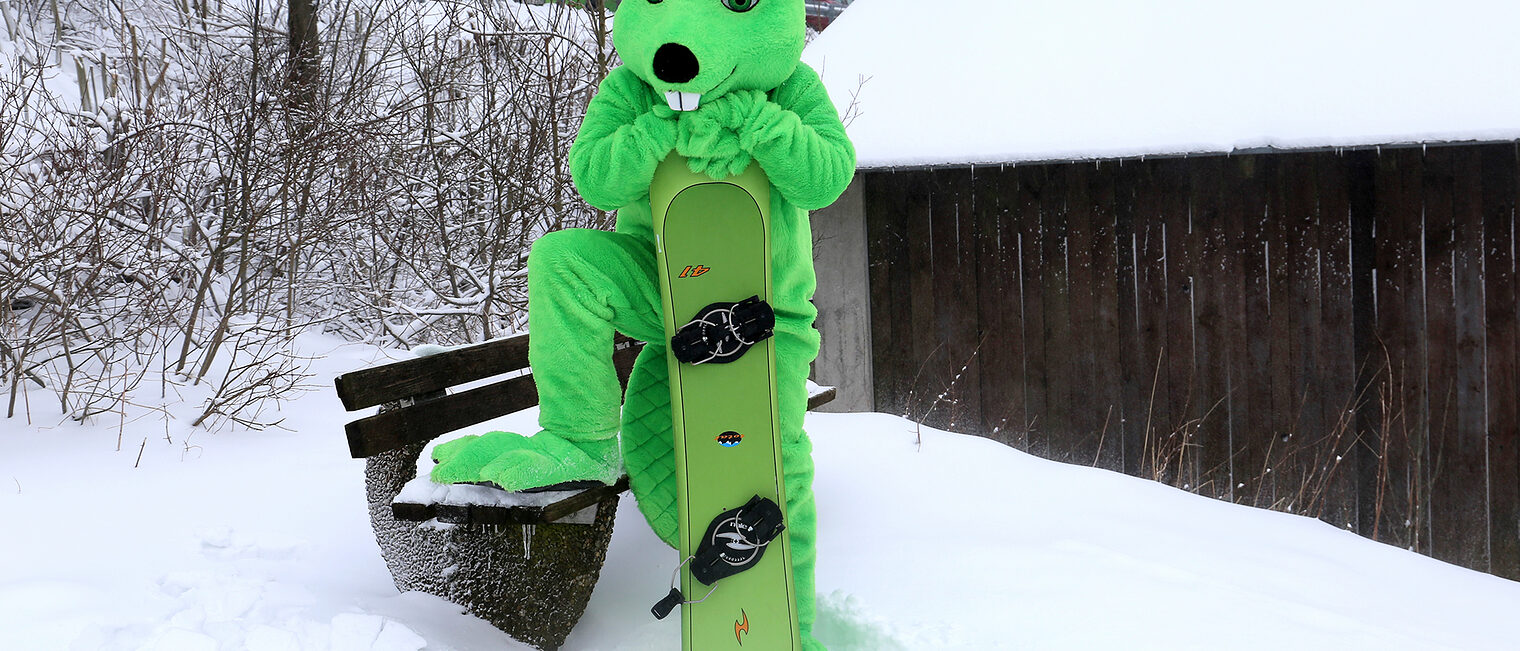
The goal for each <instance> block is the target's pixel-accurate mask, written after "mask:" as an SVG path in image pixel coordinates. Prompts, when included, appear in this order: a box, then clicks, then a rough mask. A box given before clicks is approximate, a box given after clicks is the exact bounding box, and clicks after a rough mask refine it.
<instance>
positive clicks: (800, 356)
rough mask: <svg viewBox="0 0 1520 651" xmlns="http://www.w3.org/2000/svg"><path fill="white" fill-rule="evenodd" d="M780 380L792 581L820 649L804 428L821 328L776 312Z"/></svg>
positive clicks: (813, 514)
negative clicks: (816, 630)
mask: <svg viewBox="0 0 1520 651" xmlns="http://www.w3.org/2000/svg"><path fill="white" fill-rule="evenodd" d="M777 317H778V318H777V324H776V384H777V389H778V391H779V396H778V402H779V407H780V416H781V463H782V471H783V472H784V473H785V474H784V476H783V481H784V482H785V483H786V523H787V532H788V535H789V536H790V537H791V543H792V581H793V583H794V584H795V585H796V590H797V618H798V624H799V625H800V628H801V629H802V647H803V648H804V649H806V650H808V651H814V650H817V649H822V648H823V645H821V644H819V643H818V641H817V640H814V639H813V621H814V619H815V618H816V617H817V613H816V611H815V606H816V605H815V603H814V602H815V600H816V588H815V587H814V583H813V567H814V562H815V560H816V559H817V547H816V545H817V542H818V510H817V507H816V505H815V503H814V501H813V443H812V441H811V440H809V439H808V435H807V432H804V431H803V429H802V421H803V418H804V417H805V416H806V415H807V400H808V396H807V377H808V370H809V367H810V366H811V365H812V363H813V358H815V357H817V356H818V331H817V330H814V329H813V327H812V324H811V323H810V322H809V323H798V322H795V321H792V320H788V319H786V318H784V317H783V316H781V315H779V314H778V315H777Z"/></svg>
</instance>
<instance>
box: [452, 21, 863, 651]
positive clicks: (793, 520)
mask: <svg viewBox="0 0 1520 651" xmlns="http://www.w3.org/2000/svg"><path fill="white" fill-rule="evenodd" d="M804 29H805V28H804V4H803V0H623V1H622V3H621V5H620V6H619V7H618V9H617V12H616V14H615V25H614V30H613V46H614V47H615V48H616V50H617V52H618V54H619V56H620V57H621V58H622V60H623V62H624V65H623V66H621V67H619V68H616V69H614V70H612V72H611V73H609V74H608V76H607V78H606V80H604V81H603V82H602V84H601V87H600V88H599V90H598V92H597V95H596V97H595V98H594V99H592V101H591V104H590V106H589V108H588V109H587V111H586V118H585V121H584V122H583V123H582V124H581V129H580V133H579V135H578V136H577V137H576V141H575V144H574V145H573V146H572V147H571V149H570V167H571V172H572V175H573V176H574V179H575V185H576V188H577V190H578V191H579V192H580V194H581V196H582V197H584V198H585V200H586V201H587V202H588V203H590V204H591V205H593V206H596V207H597V208H601V209H604V210H617V227H616V232H612V233H608V232H603V231H590V230H566V231H560V232H555V233H549V234H547V235H545V236H543V237H542V238H540V239H539V240H538V241H537V242H536V243H535V244H534V246H533V251H532V254H531V256H530V257H529V261H528V302H529V308H528V323H529V330H530V331H531V332H532V338H531V340H530V349H529V361H530V363H531V365H532V367H533V374H534V378H535V381H536V383H537V385H538V391H539V404H540V416H539V425H540V427H541V428H542V431H541V432H539V433H538V434H537V435H535V436H532V437H522V436H518V435H516V434H510V433H504V432H494V433H491V434H487V435H485V436H483V437H466V438H464V439H461V440H458V441H454V442H450V443H448V444H444V445H440V446H439V447H438V448H437V450H436V452H435V453H434V458H435V460H437V461H438V462H439V463H438V465H437V466H436V467H435V468H434V470H433V479H434V480H436V481H439V482H444V483H453V482H491V483H494V484H497V485H499V486H501V487H502V488H504V489H506V490H509V491H517V490H524V489H531V488H538V487H543V486H552V485H560V484H570V483H576V482H585V481H588V480H590V481H599V482H605V483H612V482H613V481H615V480H616V479H617V478H618V477H619V476H620V475H621V474H622V473H623V472H624V469H625V467H626V471H627V473H628V476H629V479H630V483H631V485H632V488H633V493H634V496H635V497H636V498H637V500H638V504H639V509H640V510H641V511H642V512H643V513H644V516H645V518H647V519H648V521H649V524H650V526H651V527H653V529H654V531H655V533H656V534H657V535H659V536H660V538H661V539H663V540H664V541H665V542H666V543H668V544H670V545H671V546H672V547H674V546H676V540H677V535H678V534H677V506H676V480H675V459H674V451H673V445H674V443H673V439H672V434H671V413H670V388H669V385H668V370H667V367H666V346H665V342H664V339H665V330H664V325H663V320H662V316H661V313H660V310H661V307H660V306H661V302H660V290H659V282H658V279H657V276H656V268H655V267H656V264H655V242H654V236H653V234H652V228H653V226H652V218H651V215H650V205H649V186H650V182H651V180H652V179H653V176H654V172H655V168H656V167H657V166H658V165H659V164H660V162H661V161H663V160H665V158H666V157H668V156H669V155H670V154H671V152H672V151H675V152H678V153H680V154H681V155H684V156H686V157H687V158H688V163H689V166H690V167H691V170H692V171H693V172H696V173H703V174H706V175H708V176H710V177H712V178H713V179H715V180H722V179H724V178H727V177H729V176H733V175H736V174H738V173H739V172H742V171H743V170H744V169H745V168H746V167H748V166H749V165H750V164H752V163H754V164H758V165H760V167H761V169H763V170H764V171H765V173H766V174H767V175H768V177H769V178H770V182H771V185H772V192H771V211H770V214H771V247H772V249H771V250H772V258H771V273H772V286H773V288H774V289H773V305H772V307H773V308H774V309H775V312H776V331H775V337H776V367H777V368H776V371H777V376H776V377H777V384H778V391H779V404H780V425H781V434H782V463H783V465H784V472H785V478H784V481H785V485H786V495H787V514H786V522H787V530H788V532H789V535H790V536H791V545H792V562H793V580H794V581H795V582H796V588H797V601H798V603H797V610H798V615H799V620H800V625H801V629H802V638H803V646H804V648H808V649H819V648H822V646H821V645H819V644H818V642H817V641H816V640H814V639H813V637H812V634H811V629H812V624H813V620H814V618H815V612H814V603H813V602H814V590H813V563H814V558H815V548H814V544H815V542H816V536H817V518H816V514H815V506H814V501H813V492H812V482H813V462H812V457H811V452H812V444H811V442H810V441H809V440H808V437H807V435H806V433H804V432H803V430H802V424H803V415H804V413H805V412H806V410H807V388H806V380H807V376H808V370H809V366H810V365H811V363H812V361H813V358H814V357H816V356H817V354H818V332H817V331H816V330H814V329H813V320H814V318H815V317H816V316H817V310H816V309H815V308H814V307H813V305H812V304H811V303H810V302H809V299H810V298H811V297H812V295H813V290H814V287H815V285H816V280H815V278H814V274H813V259H812V235H811V230H810V228H809V225H808V214H807V211H808V210H811V209H816V208H822V207H824V206H827V205H829V204H831V203H833V202H834V200H835V199H837V198H838V197H839V195H840V194H842V193H843V192H844V190H845V187H846V186H848V185H849V183H850V179H851V178H852V176H853V175H854V170H855V150H854V147H853V146H852V145H851V144H850V141H849V139H848V138H847V137H846V136H845V133H844V127H843V125H842V124H840V120H839V115H838V112H837V111H836V110H835V108H834V105H833V104H832V103H831V102H830V100H829V97H828V94H827V93H826V92H825V90H824V87H823V85H822V83H821V82H820V81H819V79H818V75H817V73H815V72H814V71H813V70H812V69H811V68H809V67H808V66H807V65H805V64H802V63H801V62H800V61H799V58H798V57H799V56H800V55H801V53H802V47H803V41H804ZM614 332H622V333H624V334H626V335H628V336H629V337H632V338H634V339H637V340H640V341H644V342H648V345H646V346H645V348H644V350H643V352H642V353H640V355H639V357H638V361H637V362H636V364H635V365H634V370H633V376H632V378H631V379H630V381H629V387H628V392H627V395H626V402H624V401H622V400H620V397H621V396H620V390H619V386H618V381H617V376H616V372H615V370H614V369H613V365H612V360H611V357H610V355H609V353H610V351H611V350H612V340H613V336H614ZM620 403H621V404H620ZM620 407H621V409H620ZM619 432H621V437H619ZM619 438H621V448H620V447H619Z"/></svg>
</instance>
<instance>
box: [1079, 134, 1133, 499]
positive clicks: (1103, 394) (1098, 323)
mask: <svg viewBox="0 0 1520 651" xmlns="http://www.w3.org/2000/svg"><path fill="white" fill-rule="evenodd" d="M1124 166H1125V164H1124V163H1122V162H1119V163H1109V164H1107V165H1102V166H1098V167H1095V168H1094V170H1093V174H1092V176H1090V177H1089V179H1088V196H1089V197H1090V201H1091V204H1092V220H1091V224H1090V225H1091V229H1092V230H1091V233H1092V236H1091V244H1089V247H1090V248H1089V256H1088V260H1089V262H1088V264H1089V266H1090V268H1091V273H1092V309H1093V328H1094V330H1093V336H1092V339H1091V343H1090V346H1089V347H1090V349H1091V350H1092V356H1093V357H1092V359H1093V390H1094V393H1093V396H1094V397H1095V398H1097V400H1096V402H1097V404H1098V406H1099V407H1100V409H1098V410H1097V412H1098V413H1095V415H1098V416H1099V417H1100V418H1101V421H1100V423H1099V434H1098V447H1097V454H1096V456H1095V457H1094V458H1095V459H1096V465H1097V466H1098V467H1100V468H1106V469H1109V470H1115V471H1122V470H1124V465H1125V464H1124V440H1125V415H1126V413H1125V405H1124V387H1125V377H1124V358H1125V356H1126V353H1125V352H1124V351H1125V350H1127V349H1133V348H1134V347H1135V345H1136V344H1137V343H1138V342H1136V340H1135V335H1134V333H1133V331H1134V327H1133V325H1134V321H1135V318H1134V314H1133V312H1134V305H1135V301H1134V297H1133V295H1132V294H1133V289H1134V264H1133V261H1134V256H1133V255H1120V251H1121V249H1123V248H1125V247H1126V246H1127V245H1128V242H1124V243H1122V244H1121V241H1120V240H1121V237H1120V233H1119V230H1120V224H1119V218H1118V214H1117V209H1116V205H1115V197H1116V193H1117V192H1118V191H1119V190H1118V187H1117V183H1118V182H1119V179H1120V178H1121V177H1123V176H1124V174H1125V171H1124V169H1123V168H1124ZM1124 228H1125V229H1126V230H1127V229H1128V224H1126V225H1124ZM1121 283H1127V284H1128V285H1129V287H1128V291H1127V292H1126V294H1130V298H1129V304H1128V305H1124V304H1123V301H1121V299H1120V289H1119V285H1120V284H1121ZM1121 312H1123V313H1125V314H1127V315H1128V316H1129V319H1128V322H1129V325H1130V328H1129V333H1128V334H1127V335H1126V333H1125V331H1124V330H1122V329H1121V328H1120V320H1121V319H1120V314H1121ZM1105 405H1106V406H1105Z"/></svg>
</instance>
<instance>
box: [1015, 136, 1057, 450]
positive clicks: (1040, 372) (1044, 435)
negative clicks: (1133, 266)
mask: <svg viewBox="0 0 1520 651" xmlns="http://www.w3.org/2000/svg"><path fill="white" fill-rule="evenodd" d="M1050 169H1051V166H1049V165H1031V166H1028V167H1024V168H1022V169H1021V170H1016V173H1017V175H1018V177H1019V191H1018V199H1017V202H1016V204H1015V205H1014V214H1015V216H1016V217H1015V219H1016V221H1017V224H1018V227H1019V237H1020V240H1021V245H1020V248H1019V251H1020V258H1021V261H1020V264H1019V269H1020V270H1021V271H1022V273H1023V281H1024V282H1023V297H1024V303H1023V312H1024V351H1025V354H1024V381H1025V384H1024V408H1025V413H1026V416H1025V419H1026V420H1025V422H1023V423H1020V424H1019V426H1020V428H1021V429H1023V430H1024V431H1025V438H1026V439H1027V440H1028V449H1029V452H1030V454H1034V455H1037V456H1040V457H1044V458H1047V459H1049V458H1052V457H1051V455H1052V452H1051V445H1050V431H1051V429H1050V422H1049V421H1050V419H1049V418H1048V417H1047V414H1048V413H1049V411H1050V363H1049V361H1048V360H1049V359H1050V355H1049V353H1048V348H1049V347H1048V346H1047V341H1048V340H1047V338H1046V336H1045V332H1046V330H1047V326H1046V317H1045V295H1046V291H1047V288H1046V280H1045V275H1046V267H1047V266H1048V265H1047V264H1046V262H1045V254H1046V248H1047V247H1046V240H1047V239H1049V236H1048V235H1047V234H1046V232H1045V229H1046V224H1045V221H1044V212H1045V210H1044V205H1045V203H1046V199H1045V195H1046V194H1047V193H1051V192H1052V190H1051V189H1050V185H1051V184H1050Z"/></svg>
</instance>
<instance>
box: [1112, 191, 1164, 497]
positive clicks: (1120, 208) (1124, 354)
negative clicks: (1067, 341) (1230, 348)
mask: <svg viewBox="0 0 1520 651" xmlns="http://www.w3.org/2000/svg"><path fill="white" fill-rule="evenodd" d="M1149 167H1150V166H1149V165H1147V164H1145V163H1144V162H1143V161H1130V162H1128V163H1125V164H1124V165H1123V166H1121V167H1120V169H1119V170H1118V175H1117V177H1116V179H1115V181H1114V193H1113V198H1112V204H1113V211H1114V256H1115V260H1114V264H1115V267H1116V274H1115V278H1114V281H1115V290H1114V300H1115V311H1114V318H1115V319H1116V320H1117V324H1116V325H1117V327H1118V339H1117V340H1116V346H1117V350H1116V351H1115V352H1114V359H1115V361H1117V362H1118V363H1119V404H1120V405H1121V407H1120V414H1121V415H1122V417H1123V419H1122V420H1121V421H1120V425H1119V428H1120V433H1121V435H1122V437H1123V440H1122V443H1121V447H1120V450H1119V453H1120V466H1119V468H1117V469H1118V470H1122V471H1123V472H1124V473H1126V474H1129V475H1139V474H1140V459H1141V457H1142V455H1143V453H1144V450H1145V431H1144V428H1145V421H1146V418H1147V417H1148V412H1149V408H1148V406H1147V404H1146V400H1145V394H1144V392H1143V391H1142V390H1141V385H1142V384H1145V385H1148V384H1149V380H1150V378H1151V377H1152V373H1151V372H1150V371H1149V369H1150V368H1151V365H1152V364H1154V362H1152V361H1150V360H1151V359H1153V357H1152V355H1150V354H1148V353H1147V350H1148V349H1149V348H1150V347H1152V346H1154V344H1155V340H1154V338H1153V336H1152V335H1151V334H1150V333H1147V334H1142V333H1141V329H1140V318H1141V316H1140V315H1141V312H1142V308H1141V306H1140V278H1139V268H1138V267H1139V265H1140V262H1139V258H1140V255H1139V251H1138V250H1137V247H1138V241H1139V238H1138V237H1137V236H1136V233H1135V228H1136V223H1135V221H1136V213H1137V212H1139V208H1138V206H1137V204H1138V202H1139V195H1140V192H1141V186H1142V185H1143V184H1144V183H1145V181H1146V180H1147V178H1148V176H1147V174H1148V170H1149ZM1151 298H1154V297H1151ZM1143 311H1144V313H1145V314H1146V315H1147V316H1148V317H1150V318H1154V316H1153V315H1154V314H1155V313H1156V311H1157V310H1155V309H1151V308H1145V309H1144V310H1143ZM1150 325H1151V326H1152V327H1154V325H1155V323H1154V321H1152V322H1151V324H1150Z"/></svg>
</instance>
